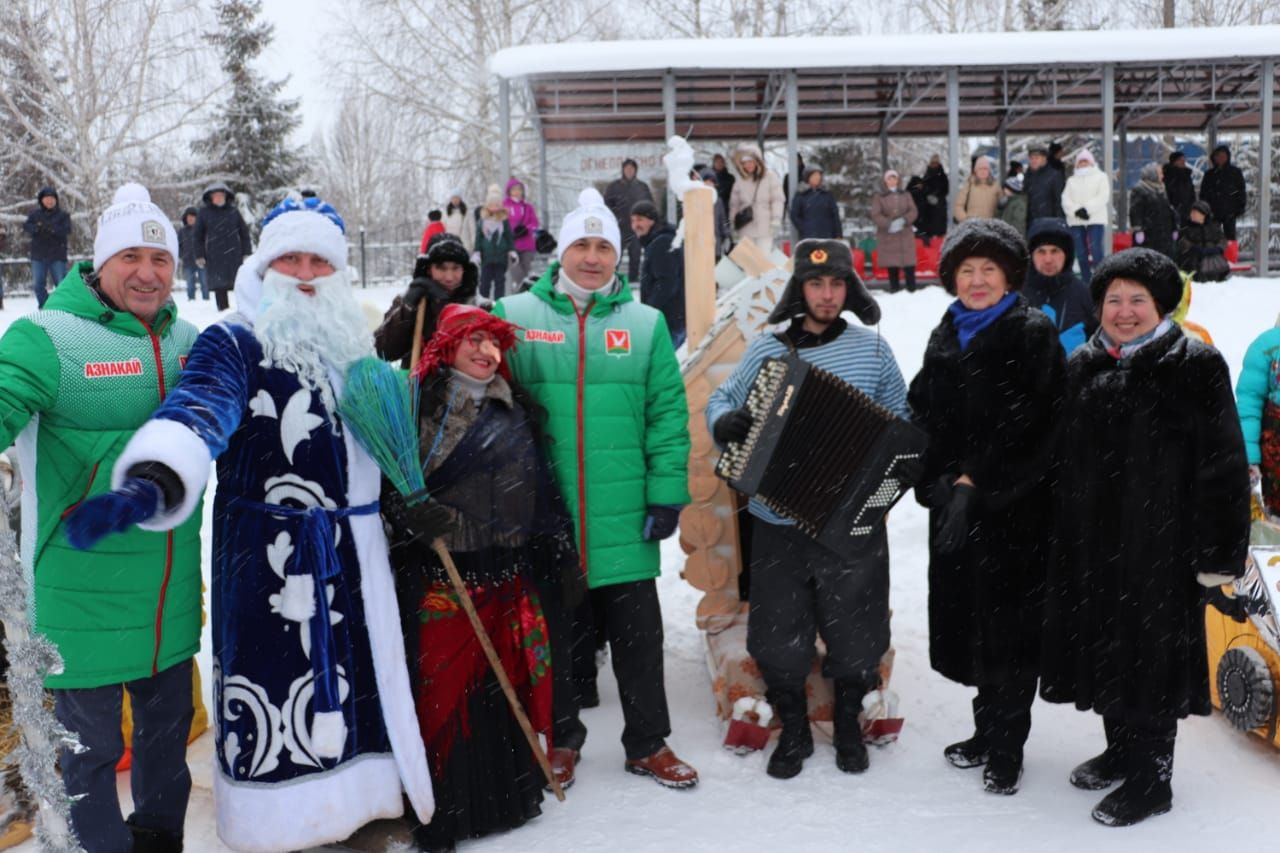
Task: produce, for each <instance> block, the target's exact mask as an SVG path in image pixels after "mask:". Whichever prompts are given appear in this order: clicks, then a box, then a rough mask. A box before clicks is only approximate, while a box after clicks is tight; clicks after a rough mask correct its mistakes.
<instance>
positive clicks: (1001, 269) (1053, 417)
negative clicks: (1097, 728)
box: [907, 219, 1066, 794]
mask: <svg viewBox="0 0 1280 853" xmlns="http://www.w3.org/2000/svg"><path fill="white" fill-rule="evenodd" d="M939 267H940V269H939V275H940V277H941V279H942V283H943V285H944V286H945V287H946V288H947V291H948V292H949V293H953V294H958V297H959V298H958V299H957V300H956V301H955V302H954V303H953V304H952V305H951V307H950V308H949V309H948V310H947V313H946V314H945V315H943V318H942V322H941V323H939V324H938V326H937V328H936V329H934V331H933V334H932V336H931V337H930V338H929V345H928V348H927V349H926V350H925V355H924V365H923V367H921V369H920V372H919V373H918V374H917V375H916V377H915V379H914V380H912V382H911V389H910V392H909V394H908V397H907V400H908V403H909V404H910V406H911V410H912V413H913V417H914V418H915V420H916V422H917V423H918V424H919V425H920V426H921V427H923V428H924V429H925V430H926V431H927V432H928V433H929V437H930V447H929V451H928V453H927V454H926V467H925V474H924V477H923V479H922V485H921V486H918V487H917V488H916V497H917V499H918V500H919V501H920V502H921V503H922V504H924V505H925V506H927V507H929V508H930V512H929V527H930V530H929V656H930V662H931V663H932V665H933V668H934V669H935V670H937V671H938V672H939V673H941V674H942V675H944V676H946V677H947V678H949V679H951V680H952V681H958V682H960V683H961V684H968V685H971V686H974V687H977V688H978V695H977V697H976V698H975V699H974V700H973V717H974V734H973V737H971V738H969V739H967V740H964V741H960V742H959V743H954V744H951V745H950V746H948V747H947V748H946V749H945V750H944V755H945V756H946V758H947V760H948V761H950V762H951V763H952V764H953V765H955V766H957V767H978V766H982V765H984V764H985V765H986V767H985V769H984V771H983V784H984V787H985V788H986V790H988V791H990V792H992V793H997V794H1013V793H1016V792H1017V790H1018V782H1019V780H1020V778H1021V776H1022V747H1023V744H1024V743H1025V742H1026V739H1027V735H1028V734H1029V733H1030V730H1031V704H1032V702H1033V701H1034V700H1035V693H1036V675H1037V671H1038V669H1037V668H1038V665H1039V639H1040V634H1041V630H1042V626H1041V620H1040V610H1041V601H1042V595H1043V585H1044V573H1045V565H1046V561H1047V558H1048V553H1047V552H1048V547H1047V541H1048V531H1049V528H1050V491H1049V484H1048V482H1047V478H1046V474H1047V471H1048V469H1049V466H1050V462H1051V460H1052V446H1053V437H1054V428H1055V425H1056V423H1057V421H1058V416H1059V413H1060V409H1061V401H1062V393H1063V388H1064V384H1065V382H1064V375H1065V371H1066V365H1065V356H1064V354H1063V350H1062V346H1061V345H1060V344H1059V343H1058V337H1057V331H1056V330H1055V328H1054V325H1053V323H1052V321H1050V320H1049V318H1048V317H1047V316H1046V315H1045V314H1044V313H1043V312H1041V311H1039V310H1036V309H1034V308H1031V307H1030V306H1029V305H1028V304H1027V302H1026V300H1025V299H1023V297H1022V296H1021V294H1019V293H1018V292H1017V291H1018V288H1020V287H1021V286H1022V282H1023V278H1024V277H1025V273H1026V268H1027V249H1026V246H1025V244H1024V243H1023V242H1022V237H1021V235H1019V234H1018V232H1017V231H1016V230H1015V229H1014V228H1013V227H1012V226H1010V225H1008V224H1006V223H1004V222H1001V221H999V220H994V219H972V220H966V221H965V222H963V223H961V225H960V226H959V227H957V228H956V229H955V230H953V231H952V232H951V233H950V234H948V235H947V239H946V242H945V243H944V244H943V247H942V256H941V262H940V264H939Z"/></svg>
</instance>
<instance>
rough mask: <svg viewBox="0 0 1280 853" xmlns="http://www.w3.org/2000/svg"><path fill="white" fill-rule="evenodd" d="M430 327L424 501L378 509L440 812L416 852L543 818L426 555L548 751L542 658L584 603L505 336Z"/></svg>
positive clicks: (460, 312) (486, 329) (390, 500)
mask: <svg viewBox="0 0 1280 853" xmlns="http://www.w3.org/2000/svg"><path fill="white" fill-rule="evenodd" d="M438 322H439V325H438V328H437V329H436V332H435V334H433V335H432V337H431V340H430V342H429V343H428V344H427V346H426V348H425V349H424V351H423V354H422V361H421V363H420V365H419V368H418V370H417V371H416V372H415V373H414V378H415V379H417V380H419V381H421V383H422V402H421V407H420V415H419V420H418V424H419V436H420V443H421V452H422V458H423V460H424V463H423V469H424V471H425V472H426V474H427V481H426V483H427V489H428V491H429V492H430V495H431V497H430V499H429V500H427V501H425V502H423V503H419V504H416V505H414V506H412V507H406V506H405V502H404V500H403V499H402V498H400V496H399V494H398V493H397V492H396V491H395V489H393V488H391V487H390V485H389V484H385V483H384V487H383V497H382V503H383V515H384V518H385V519H386V521H387V524H388V527H389V528H390V534H389V541H390V545H391V564H392V567H393V568H394V569H395V571H396V574H397V587H398V594H399V598H400V607H401V611H402V614H401V615H402V622H403V626H404V630H405V647H406V651H407V653H408V656H409V674H410V681H411V683H412V684H413V687H414V699H415V705H416V708H417V712H418V722H419V726H420V728H421V730H422V739H423V743H424V744H425V745H426V747H427V757H428V760H429V764H430V766H431V779H432V786H433V788H434V791H435V798H436V811H435V816H434V817H433V818H432V820H431V823H430V824H428V825H426V826H420V827H417V828H415V830H414V837H415V840H416V841H417V843H418V845H419V846H420V848H421V849H424V850H452V849H453V846H454V842H455V841H457V840H461V839H465V838H474V837H478V836H481V835H486V834H488V833H491V832H495V831H501V830H507V829H512V828H514V827H517V826H520V825H521V824H523V823H525V821H527V820H529V819H530V818H532V817H534V816H536V815H537V814H539V811H540V807H539V803H540V802H541V800H542V785H543V777H542V773H541V772H540V771H539V770H538V767H537V765H536V764H535V761H534V757H533V754H532V753H531V751H530V749H529V745H528V743H527V742H526V740H525V738H524V735H523V734H522V733H521V730H520V728H519V726H518V725H517V723H516V720H515V717H514V715H513V714H512V712H511V709H510V707H509V706H508V704H507V700H506V699H505V698H504V696H503V693H502V690H501V689H500V687H499V685H498V681H497V678H496V676H495V675H494V673H493V672H492V670H491V669H490V667H489V664H488V661H487V660H486V658H485V656H484V654H483V650H482V649H481V646H480V643H479V640H478V639H477V638H476V635H475V633H474V631H473V630H472V627H471V623H470V622H469V621H468V619H467V617H466V615H465V614H464V612H463V610H462V608H461V605H460V604H459V600H458V597H457V595H456V594H455V592H454V590H453V587H452V586H451V585H450V583H449V581H448V579H447V576H446V574H445V572H444V569H443V567H442V566H441V565H440V563H439V561H438V559H437V557H436V555H435V553H434V552H433V551H432V549H431V544H432V542H433V540H434V539H436V538H437V537H440V538H442V539H443V540H444V542H445V544H446V546H447V547H448V548H449V551H450V553H451V554H452V555H453V557H454V560H455V562H456V563H457V566H458V571H459V574H460V575H461V576H462V580H463V583H464V584H465V585H466V587H467V592H468V594H469V595H470V597H471V599H472V601H473V602H474V604H475V607H476V610H477V612H478V613H479V615H480V618H481V620H482V621H483V623H484V626H485V629H486V631H487V632H488V634H489V638H490V639H491V640H492V642H493V646H494V648H495V649H496V650H497V653H498V656H499V658H500V659H501V661H502V665H503V668H504V670H505V671H506V674H507V677H508V678H509V679H510V680H511V683H512V685H513V686H514V687H515V690H516V693H517V695H518V696H519V698H520V701H521V704H522V705H523V706H524V709H525V711H526V713H527V714H528V716H529V719H530V722H531V723H532V724H533V727H534V728H535V730H537V731H540V732H542V733H544V734H549V735H552V740H553V741H554V740H555V735H554V734H553V731H552V730H553V722H552V703H553V699H552V693H553V689H552V666H551V656H550V655H551V648H550V647H551V645H552V644H559V645H560V646H562V652H563V653H564V654H567V652H568V646H567V638H566V636H565V634H566V633H567V630H568V621H567V619H565V618H564V617H563V615H562V614H563V613H564V611H563V610H562V609H561V608H562V607H563V606H564V605H565V604H566V603H567V604H574V603H576V602H574V601H572V595H569V598H570V600H569V601H568V602H566V601H564V600H562V597H563V596H565V595H566V594H567V593H570V592H572V591H574V590H575V589H576V594H577V595H578V596H579V597H580V596H581V594H582V592H583V589H584V588H585V587H584V586H583V584H582V583H580V582H579V583H577V584H576V586H575V585H574V584H573V583H572V581H573V580H574V579H575V578H576V577H578V568H577V552H576V551H575V550H574V547H573V528H572V522H571V521H570V519H569V517H568V515H567V514H566V512H565V510H564V505H563V502H562V501H560V499H559V494H558V493H557V492H556V489H555V486H554V485H553V484H552V481H551V479H550V476H549V473H548V471H547V470H546V466H545V463H544V461H543V459H542V456H541V453H540V451H539V449H538V448H539V443H538V438H539V434H538V425H537V415H538V412H537V407H536V405H535V404H534V403H533V401H532V399H531V398H530V397H529V396H528V395H527V393H525V392H524V391H523V390H522V389H521V388H520V386H519V385H517V384H515V383H514V382H513V381H512V380H511V379H510V375H509V373H508V372H507V370H506V366H505V363H504V361H503V353H504V352H505V351H506V350H507V349H509V348H510V347H511V346H513V345H514V343H515V327H514V326H512V325H511V324H510V323H507V322H506V321H504V320H501V319H499V318H497V317H494V316H493V315H491V314H489V313H487V312H485V311H483V310H481V309H479V308H476V307H473V306H464V305H446V306H445V308H444V310H443V311H441V313H440V317H439V321H438ZM562 579H564V581H563V583H564V586H563V587H562ZM540 592H541V595H540V594H539V593H540ZM560 654H561V652H557V657H559V656H560ZM562 686H571V683H570V682H568V681H565V682H564V685H562ZM557 692H559V691H557ZM563 710H564V709H563V708H557V709H556V713H557V714H559V713H561V712H562V711H563Z"/></svg>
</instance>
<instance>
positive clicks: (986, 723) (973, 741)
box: [942, 696, 991, 768]
mask: <svg viewBox="0 0 1280 853" xmlns="http://www.w3.org/2000/svg"><path fill="white" fill-rule="evenodd" d="M990 716H991V715H990V713H989V712H988V711H987V709H986V707H985V706H984V705H983V703H982V697H981V696H975V697H973V729H974V730H973V737H971V738H969V739H968V740H962V741H959V742H957V743H953V744H951V745H950V746H948V747H947V748H945V749H944V750H942V754H943V755H944V756H945V757H946V759H947V761H949V762H951V764H952V765H954V766H956V767H963V768H969V767H981V766H982V765H984V764H986V763H987V755H988V753H989V752H990V751H991V742H990V741H989V740H988V738H987V735H988V734H989V732H990V730H991V725H990V720H989V717H990Z"/></svg>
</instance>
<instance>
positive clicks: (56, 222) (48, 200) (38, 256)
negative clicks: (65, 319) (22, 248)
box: [22, 187, 71, 308]
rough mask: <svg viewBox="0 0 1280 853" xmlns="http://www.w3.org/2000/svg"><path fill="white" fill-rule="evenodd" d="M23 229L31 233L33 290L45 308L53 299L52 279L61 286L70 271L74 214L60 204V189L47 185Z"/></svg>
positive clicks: (37, 199) (38, 194)
mask: <svg viewBox="0 0 1280 853" xmlns="http://www.w3.org/2000/svg"><path fill="white" fill-rule="evenodd" d="M22 228H23V230H24V231H26V232H27V234H29V235H30V236H31V281H32V283H31V289H32V292H34V293H35V295H36V306H37V307H40V308H43V307H44V301H45V300H46V299H48V298H49V291H48V285H49V282H50V281H52V283H53V286H54V287H57V286H58V284H59V283H60V282H61V281H62V279H63V278H64V277H65V276H66V274H67V239H68V238H69V237H70V236H71V214H69V213H67V212H66V211H65V210H63V209H62V206H61V205H60V204H59V203H58V191H57V190H55V189H54V188H53V187H44V188H43V189H41V190H40V192H39V193H37V194H36V209H35V210H33V211H31V213H30V214H29V215H28V216H27V221H26V222H25V223H23V226H22Z"/></svg>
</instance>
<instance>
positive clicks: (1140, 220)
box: [1129, 163, 1178, 258]
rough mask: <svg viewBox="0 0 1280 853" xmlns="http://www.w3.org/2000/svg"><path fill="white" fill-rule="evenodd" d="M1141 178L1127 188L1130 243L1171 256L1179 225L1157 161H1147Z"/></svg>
mask: <svg viewBox="0 0 1280 853" xmlns="http://www.w3.org/2000/svg"><path fill="white" fill-rule="evenodd" d="M1140 177H1141V180H1139V181H1138V183H1137V184H1136V185H1135V186H1134V188H1133V189H1132V190H1130V191H1129V230H1130V231H1132V232H1133V245H1135V246H1143V247H1145V248H1148V249H1154V250H1155V251H1157V252H1159V253H1160V254H1162V255H1164V256H1165V257H1167V258H1173V256H1174V251H1173V240H1174V236H1173V232H1174V231H1176V230H1177V228H1178V214H1177V213H1176V212H1174V209H1173V207H1172V206H1171V205H1170V204H1169V198H1168V196H1166V195H1165V192H1164V184H1163V183H1161V175H1160V164H1159V163H1148V164H1146V165H1145V166H1143V167H1142V172H1141V173H1140Z"/></svg>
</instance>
